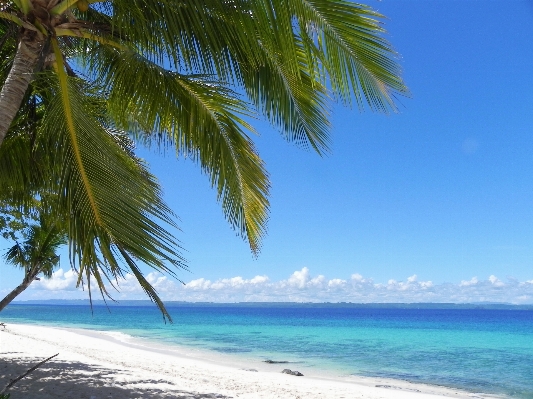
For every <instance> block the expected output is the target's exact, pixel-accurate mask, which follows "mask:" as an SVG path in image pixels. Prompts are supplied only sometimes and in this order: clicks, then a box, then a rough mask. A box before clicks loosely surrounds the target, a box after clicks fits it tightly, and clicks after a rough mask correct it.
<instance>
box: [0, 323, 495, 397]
mask: <svg viewBox="0 0 533 399" xmlns="http://www.w3.org/2000/svg"><path fill="white" fill-rule="evenodd" d="M56 353H59V356H57V357H56V358H54V359H52V360H51V361H50V362H48V363H46V364H45V365H44V366H42V367H41V368H39V369H37V370H36V371H35V372H34V373H32V374H30V375H29V376H28V377H26V378H24V379H23V380H21V381H20V382H19V383H18V384H16V385H15V386H14V387H13V388H12V389H11V390H10V391H9V392H10V393H11V399H19V398H25V399H34V398H35V399H48V398H76V399H111V398H112V399H126V398H127V399H134V398H135V399H137V398H142V399H151V398H179V399H185V398H195V399H200V398H301V399H319V398H320V399H323V398H331V399H333V398H334V399H340V398H346V399H348V398H349V399H351V398H367V399H378V398H379V399H393V398H394V399H406V398H413V399H437V398H443V397H454V398H473V397H477V398H482V397H488V395H481V394H469V393H465V392H460V391H456V390H452V389H446V388H441V387H433V386H427V385H418V384H411V383H408V382H405V381H396V380H383V379H370V378H361V377H353V376H345V377H343V376H338V377H336V378H332V377H328V378H324V377H323V376H320V375H316V372H315V375H311V374H312V373H311V374H309V373H308V372H307V371H306V372H304V374H305V376H303V377H296V376H291V375H286V374H281V370H282V369H283V368H285V367H283V366H284V365H283V364H281V365H280V364H276V365H268V364H265V363H261V361H260V360H257V361H255V362H252V363H250V364H247V365H245V367H243V364H238V361H237V360H235V361H234V362H233V363H232V362H231V358H222V357H217V358H216V359H215V361H207V359H206V358H205V354H204V355H201V354H198V355H197V356H195V352H192V353H191V350H187V349H182V350H180V349H177V348H174V347H164V346H159V347H157V346H155V345H152V344H149V345H146V342H143V341H139V340H131V339H128V338H127V336H124V335H122V334H120V333H114V334H113V333H105V332H98V331H91V330H77V329H65V328H51V327H41V326H34V325H24V324H11V323H8V324H7V327H6V328H5V329H2V328H0V389H2V388H3V387H4V386H5V385H6V384H7V383H8V382H9V380H10V379H11V378H14V377H15V376H17V375H19V374H22V373H23V372H24V371H26V370H27V369H29V368H30V367H31V366H33V365H34V364H36V363H38V362H39V361H41V360H44V359H45V358H47V357H49V356H51V355H54V354H56ZM213 356H216V355H213ZM285 366H287V365H285ZM292 367H294V366H291V368H292ZM246 369H254V370H257V371H250V370H246ZM376 385H377V386H376Z"/></svg>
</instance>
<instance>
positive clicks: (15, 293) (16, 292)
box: [0, 267, 41, 312]
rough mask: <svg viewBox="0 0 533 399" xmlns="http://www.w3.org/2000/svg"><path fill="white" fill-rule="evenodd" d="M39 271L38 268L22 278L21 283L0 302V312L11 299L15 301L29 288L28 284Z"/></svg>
mask: <svg viewBox="0 0 533 399" xmlns="http://www.w3.org/2000/svg"><path fill="white" fill-rule="evenodd" d="M40 271H41V269H40V268H39V267H38V268H36V270H34V271H30V273H29V274H27V275H26V276H24V280H22V283H21V284H20V285H19V286H18V287H17V288H15V289H14V290H13V291H11V292H10V293H9V294H7V295H6V297H5V298H4V299H2V301H1V302H0V312H1V311H2V310H3V309H4V308H5V307H6V306H7V305H9V304H10V303H11V301H12V300H13V299H15V298H16V297H17V296H19V295H20V294H21V293H22V292H23V291H24V290H25V289H26V288H28V287H29V286H30V284H31V283H32V282H33V280H35V277H36V276H37V275H38V274H39V273H40Z"/></svg>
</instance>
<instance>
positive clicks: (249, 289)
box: [31, 267, 533, 304]
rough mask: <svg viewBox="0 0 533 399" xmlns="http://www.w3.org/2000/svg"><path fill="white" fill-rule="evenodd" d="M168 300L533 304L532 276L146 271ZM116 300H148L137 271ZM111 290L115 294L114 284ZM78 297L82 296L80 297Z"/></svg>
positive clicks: (71, 282) (72, 280) (59, 282)
mask: <svg viewBox="0 0 533 399" xmlns="http://www.w3.org/2000/svg"><path fill="white" fill-rule="evenodd" d="M146 279H147V280H148V282H150V284H152V285H153V286H154V288H155V289H156V291H157V292H158V293H159V294H160V296H161V297H162V298H163V299H164V300H179V301H209V302H245V301H258V302H260V301H272V302H278V301H296V302H357V303H369V302H377V303H386V302H409V303H413V302H454V303H465V302H470V303H472V302H505V303H515V304H531V303H533V280H527V281H523V282H520V281H518V280H516V279H508V280H507V281H502V280H500V279H499V278H498V277H496V276H494V275H489V276H488V277H487V278H486V280H483V279H478V277H472V278H471V279H470V280H462V281H460V282H459V283H441V284H435V283H433V282H432V281H429V280H428V281H422V280H419V278H418V276H417V275H416V274H413V275H411V276H408V277H406V278H405V279H398V280H397V279H390V280H388V281H387V282H386V283H377V282H374V280H373V279H371V278H368V277H364V276H362V275H361V274H359V273H354V274H352V275H351V276H350V277H349V278H347V279H343V278H338V277H336V278H327V277H326V276H324V275H320V274H319V275H316V276H313V275H312V274H311V271H310V270H309V269H308V268H307V267H304V268H302V269H300V270H296V271H294V272H293V273H292V274H290V275H289V276H287V278H286V279H282V280H278V281H272V280H271V279H269V277H268V276H265V275H257V276H255V277H253V278H250V279H246V278H243V277H241V276H236V277H231V278H222V279H218V280H214V281H211V280H209V279H205V278H198V279H194V280H191V281H189V282H188V283H186V284H182V283H180V282H179V281H176V280H174V279H172V278H169V277H167V276H164V275H162V274H160V273H157V272H151V273H148V274H147V275H146ZM76 281H77V274H76V273H75V272H74V271H71V270H69V271H63V270H61V269H60V270H58V271H57V272H55V273H54V276H53V278H52V279H49V280H46V279H42V280H41V281H36V282H35V283H34V284H32V285H31V288H32V290H33V292H34V294H35V295H33V297H34V298H35V297H41V298H50V297H54V298H65V297H67V298H68V297H72V295H74V294H73V293H72V295H71V296H69V294H67V293H69V292H72V291H74V290H76ZM115 285H116V286H117V288H118V289H119V292H118V293H115V294H114V295H113V297H114V298H116V299H146V297H145V295H144V292H143V290H142V288H141V287H140V286H139V283H138V282H137V280H136V279H135V277H134V276H133V275H130V274H127V275H126V276H125V278H124V279H122V280H120V281H118V282H117V283H116V284H115ZM110 292H111V293H113V289H112V287H110ZM78 297H83V295H79V296H78Z"/></svg>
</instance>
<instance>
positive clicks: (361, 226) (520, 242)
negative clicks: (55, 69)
mask: <svg viewBox="0 0 533 399" xmlns="http://www.w3.org/2000/svg"><path fill="white" fill-rule="evenodd" d="M367 4H370V5H372V6H373V7H375V8H376V9H377V10H378V11H380V12H382V13H383V14H385V15H386V16H387V17H388V19H387V20H386V21H385V27H386V29H387V30H388V32H389V34H388V36H387V37H388V38H389V40H390V41H391V42H392V43H393V45H394V47H395V49H396V50H397V51H398V52H399V53H400V54H401V64H402V66H403V69H404V78H405V80H406V83H407V85H408V86H409V88H410V90H411V92H412V96H411V98H400V99H399V111H400V112H399V113H398V114H392V115H388V116H386V115H381V114H375V113H372V112H371V111H369V110H367V111H365V112H364V113H360V112H359V111H358V110H357V109H349V108H343V107H341V106H335V107H334V112H333V116H332V122H333V129H332V139H333V143H332V152H331V154H330V155H328V156H327V157H323V158H320V157H319V156H317V155H316V154H315V153H312V152H310V151H306V150H303V149H301V148H298V147H296V146H295V145H293V144H288V143H286V142H285V141H284V140H283V139H282V138H281V136H280V134H279V133H277V132H276V131H274V130H273V129H271V128H270V127H269V126H268V125H267V124H264V123H258V124H257V128H258V130H259V131H260V132H261V136H260V137H258V138H257V140H256V143H257V147H258V149H259V152H260V154H261V156H262V157H263V159H264V160H265V161H266V164H267V168H268V170H269V172H270V177H271V181H272V190H271V198H270V199H271V213H270V222H269V225H268V236H267V237H266V238H265V240H264V242H263V249H262V251H261V254H260V255H259V257H258V258H257V259H255V258H254V257H253V256H252V255H251V253H250V251H249V248H248V246H247V244H246V243H245V242H244V241H243V240H242V239H240V238H238V237H236V235H235V233H234V232H233V231H232V230H231V228H230V227H229V225H228V224H227V223H226V222H225V220H224V218H223V215H222V211H221V207H220V205H219V204H217V202H216V193H215V192H214V191H213V190H212V189H210V187H209V182H208V179H207V178H206V177H205V176H202V174H201V173H200V170H199V168H198V167H197V166H196V165H194V164H192V163H191V162H189V161H183V160H180V161H176V160H175V159H173V157H172V155H167V156H166V157H164V158H162V157H160V156H158V155H156V154H154V152H149V151H146V150H141V151H140V154H141V156H143V157H145V158H146V159H147V160H148V161H149V163H150V164H151V167H152V171H153V172H154V173H155V174H156V175H157V176H158V177H159V178H160V179H161V182H162V185H163V187H164V191H165V198H166V200H167V201H168V203H169V204H170V205H171V207H172V208H173V209H174V211H175V212H176V213H177V214H178V215H179V216H180V219H181V220H180V226H181V228H182V231H181V232H178V233H177V235H178V238H179V239H180V241H181V243H182V245H183V246H184V248H185V249H186V252H185V257H186V258H187V259H188V260H189V267H190V272H180V273H179V277H180V278H181V279H182V280H183V281H185V282H189V283H190V284H189V288H183V287H179V286H178V285H173V284H174V283H173V282H171V281H169V280H168V279H164V278H163V277H162V276H157V275H152V278H153V279H154V282H157V281H159V283H158V284H160V285H159V289H160V291H161V292H162V293H164V295H163V297H167V298H169V299H188V298H190V299H191V300H287V299H290V300H330V301H335V300H353V301H359V302H369V301H374V302H386V301H417V300H420V301H429V300H434V301H439V302H443V301H444V302H445V301H455V302H461V301H479V300H488V301H505V302H516V303H533V207H532V205H533V178H532V172H533V158H532V155H533V138H532V132H533V74H532V72H533V46H532V45H531V38H532V37H533V5H532V4H533V3H531V2H529V1H518V0H514V1H495V0H494V1H490V0H489V1H473V0H471V1H465V0H456V1H454V0H432V1H426V0H383V1H380V2H376V1H372V2H367ZM6 246H7V244H6ZM63 269H64V271H63V272H61V273H60V274H61V275H59V274H58V276H57V278H56V280H55V283H53V282H47V283H42V284H37V286H36V287H35V288H33V289H31V290H29V291H30V292H28V293H27V294H25V296H24V297H22V299H24V298H26V299H29V298H36V297H42V298H52V297H55V298H59V297H85V294H83V293H79V292H78V291H73V289H72V281H70V280H68V278H69V277H68V276H67V275H68V273H65V272H66V271H67V268H66V262H65V265H64V266H63ZM414 275H416V276H417V277H413V276H414ZM65 276H67V277H65ZM256 276H261V277H260V278H259V279H256V280H253V279H254V278H256ZM321 276H322V277H321ZM491 276H492V277H491ZM21 278H22V277H21V275H20V273H18V274H17V273H15V272H14V271H13V270H11V269H9V270H8V268H7V267H5V268H3V271H2V279H1V280H2V281H1V282H0V293H4V292H6V290H7V289H8V288H11V287H13V286H15V285H16V284H17V283H18V282H19V280H21ZM232 278H233V279H234V280H231V279H232ZM239 278H240V280H239ZM409 278H410V279H409ZM157 279H159V280H157ZM265 279H266V280H265ZM291 279H292V280H291ZM217 281H218V283H217ZM47 284H48V285H47ZM69 284H70V285H69ZM217 284H218V285H217ZM123 287H124V289H123V291H122V293H121V294H117V297H119V298H137V297H138V298H142V296H141V295H140V291H139V290H138V288H136V287H135V285H134V284H130V283H126V282H125V283H124V284H123ZM187 290H188V291H187ZM176 292H179V294H176ZM402 295H403V296H402Z"/></svg>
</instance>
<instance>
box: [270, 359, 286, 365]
mask: <svg viewBox="0 0 533 399" xmlns="http://www.w3.org/2000/svg"><path fill="white" fill-rule="evenodd" d="M264 362H265V363H268V364H280V363H289V362H288V361H286V360H270V359H268V360H264Z"/></svg>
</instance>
